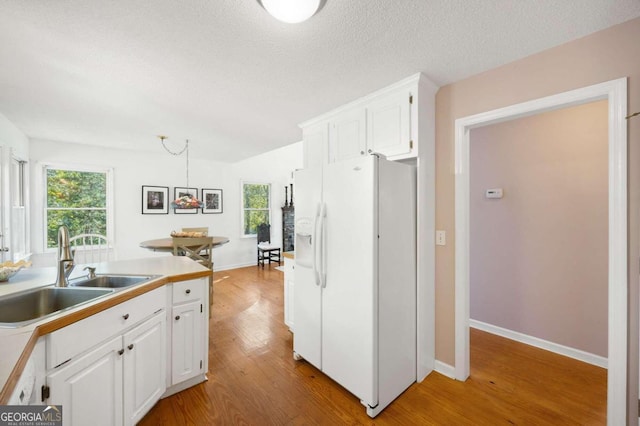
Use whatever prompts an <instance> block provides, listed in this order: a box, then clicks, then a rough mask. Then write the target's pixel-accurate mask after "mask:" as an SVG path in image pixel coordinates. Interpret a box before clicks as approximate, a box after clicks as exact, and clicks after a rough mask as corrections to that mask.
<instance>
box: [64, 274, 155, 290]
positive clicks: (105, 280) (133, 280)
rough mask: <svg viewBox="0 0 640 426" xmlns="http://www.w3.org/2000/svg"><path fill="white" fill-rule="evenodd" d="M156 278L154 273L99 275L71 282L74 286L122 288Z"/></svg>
mask: <svg viewBox="0 0 640 426" xmlns="http://www.w3.org/2000/svg"><path fill="white" fill-rule="evenodd" d="M153 278H156V277H155V276H153V275H98V276H96V277H95V278H88V279H85V280H82V281H77V282H70V283H69V285H70V286H72V287H101V288H112V289H120V288H125V287H129V286H132V285H135V284H140V283H143V282H145V281H149V280H151V279H153Z"/></svg>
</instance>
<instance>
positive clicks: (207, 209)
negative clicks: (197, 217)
mask: <svg viewBox="0 0 640 426" xmlns="http://www.w3.org/2000/svg"><path fill="white" fill-rule="evenodd" d="M202 202H203V205H202V213H203V214H205V213H222V189H204V188H203V189H202Z"/></svg>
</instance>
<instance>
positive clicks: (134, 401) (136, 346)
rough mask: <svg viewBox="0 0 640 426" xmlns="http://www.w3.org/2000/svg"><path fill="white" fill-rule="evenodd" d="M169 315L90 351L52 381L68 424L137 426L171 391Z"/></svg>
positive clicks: (52, 394)
mask: <svg viewBox="0 0 640 426" xmlns="http://www.w3.org/2000/svg"><path fill="white" fill-rule="evenodd" d="M165 324H166V323H165V313H164V312H159V313H157V314H155V315H154V316H153V317H151V318H150V319H148V320H146V321H144V322H143V323H142V324H140V325H138V326H136V327H134V328H133V329H132V330H130V331H128V332H126V333H124V334H123V335H120V336H116V337H114V338H112V339H110V340H108V341H107V342H105V343H103V344H101V345H99V346H98V347H97V348H95V349H92V350H90V351H89V352H87V353H86V354H84V355H82V356H81V357H79V358H78V359H76V360H72V361H70V362H69V364H68V365H62V366H60V367H58V369H56V370H54V372H52V373H50V374H49V376H48V377H47V384H48V387H49V400H48V401H47V403H48V404H50V405H62V414H63V423H64V424H65V425H92V426H95V425H102V424H104V425H122V424H124V425H133V424H135V423H136V422H138V421H139V420H140V419H141V418H142V417H143V416H144V415H145V414H146V413H147V411H149V409H150V408H151V407H153V405H154V404H155V403H156V402H157V401H158V400H159V399H160V396H161V395H162V394H163V393H164V391H165V376H164V375H165V356H164V353H165V346H166V344H165V339H166V329H165Z"/></svg>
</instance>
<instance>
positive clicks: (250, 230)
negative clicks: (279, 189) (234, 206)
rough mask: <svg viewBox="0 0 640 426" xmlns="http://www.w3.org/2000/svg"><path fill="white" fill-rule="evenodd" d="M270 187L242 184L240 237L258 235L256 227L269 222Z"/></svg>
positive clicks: (263, 184) (266, 184) (268, 185)
mask: <svg viewBox="0 0 640 426" xmlns="http://www.w3.org/2000/svg"><path fill="white" fill-rule="evenodd" d="M270 208H271V185H270V184H268V183H248V182H243V183H242V235H243V236H251V235H256V234H257V233H258V225H260V224H261V223H269V222H270V212H271V209H270Z"/></svg>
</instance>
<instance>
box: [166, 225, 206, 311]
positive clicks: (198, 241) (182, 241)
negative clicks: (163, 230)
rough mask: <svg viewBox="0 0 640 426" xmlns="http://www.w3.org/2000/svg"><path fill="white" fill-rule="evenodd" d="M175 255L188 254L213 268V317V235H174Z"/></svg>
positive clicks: (203, 264)
mask: <svg viewBox="0 0 640 426" xmlns="http://www.w3.org/2000/svg"><path fill="white" fill-rule="evenodd" d="M185 232H198V231H185ZM173 255H174V256H187V257H189V258H190V259H193V260H194V261H196V262H198V263H199V264H201V265H202V266H204V267H205V268H209V269H211V274H209V318H211V305H212V304H213V237H197V238H189V237H173Z"/></svg>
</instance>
